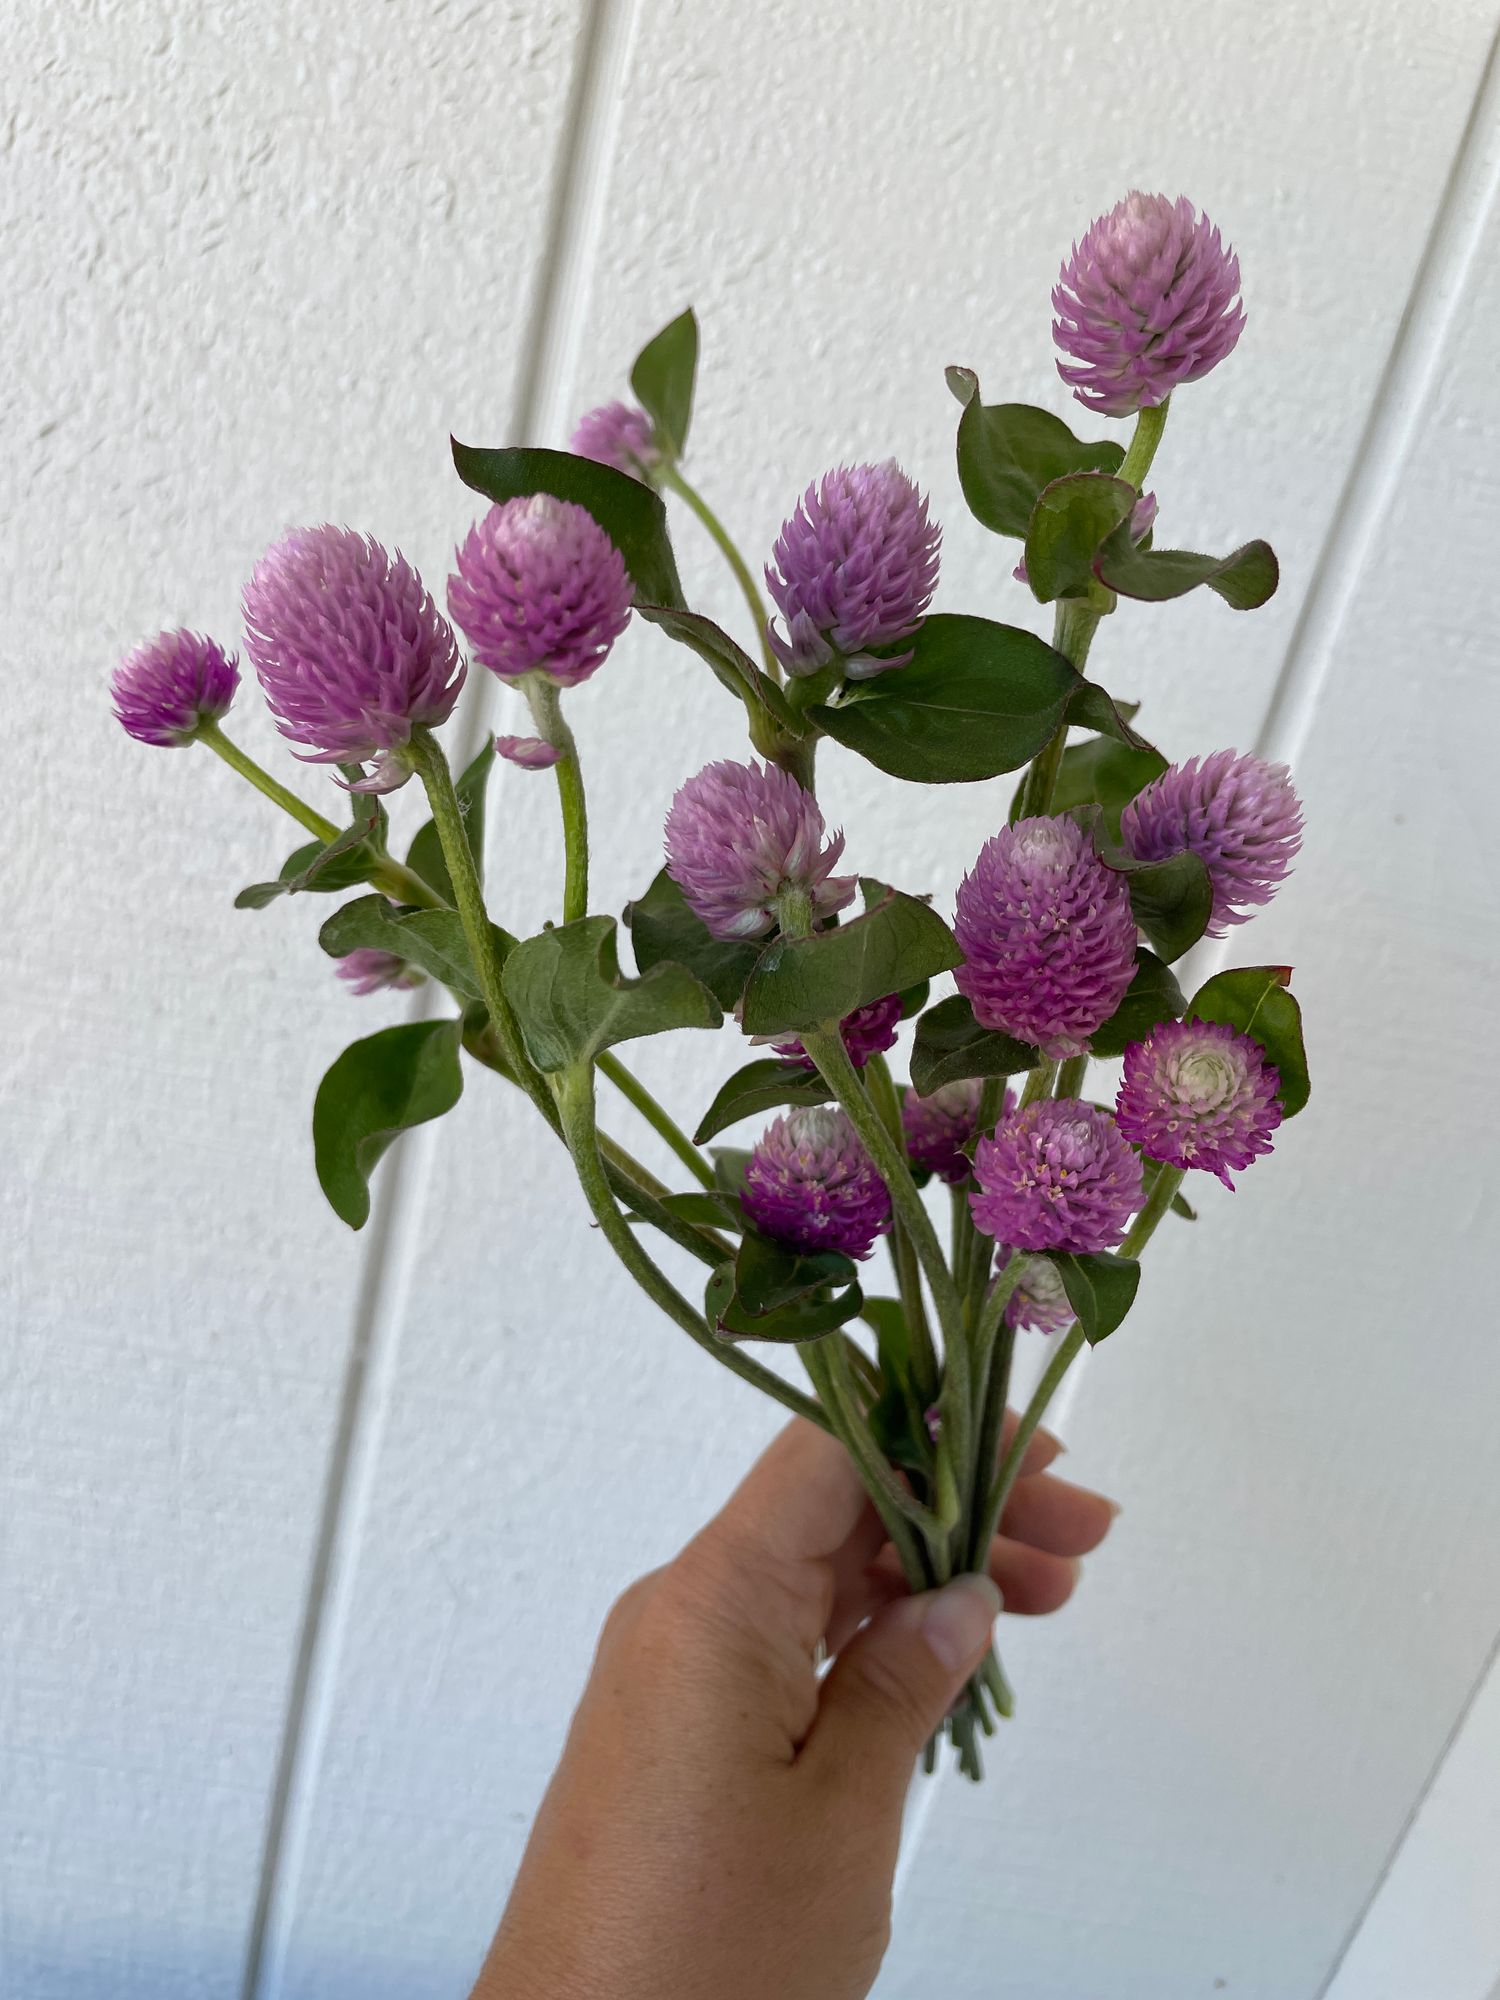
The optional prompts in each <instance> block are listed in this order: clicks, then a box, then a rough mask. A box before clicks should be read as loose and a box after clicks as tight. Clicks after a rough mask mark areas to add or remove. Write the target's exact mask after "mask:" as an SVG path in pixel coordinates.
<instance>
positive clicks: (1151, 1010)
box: [1089, 950, 1187, 1056]
mask: <svg viewBox="0 0 1500 2000" xmlns="http://www.w3.org/2000/svg"><path fill="white" fill-rule="evenodd" d="M1186 1006H1187V1001H1186V1000H1184V998H1183V997H1182V988H1181V987H1180V986H1179V985H1178V984H1177V981H1176V979H1175V978H1174V977H1173V974H1172V971H1171V968H1170V967H1168V966H1165V965H1163V964H1162V962H1161V960H1160V959H1159V958H1158V957H1157V956H1156V954H1155V953H1154V952H1149V951H1144V950H1138V951H1137V952H1136V955H1135V977H1134V979H1132V980H1131V982H1130V985H1129V988H1128V989H1127V991H1126V994H1125V998H1124V999H1123V1000H1122V1001H1121V1002H1120V1004H1119V1006H1118V1007H1117V1008H1116V1009H1115V1011H1114V1013H1113V1014H1111V1015H1110V1017H1109V1019H1108V1020H1107V1021H1106V1022H1105V1023H1104V1025H1103V1026H1102V1027H1099V1028H1096V1029H1095V1030H1094V1032H1093V1034H1092V1035H1090V1036H1089V1053H1090V1055H1095V1056H1120V1055H1123V1054H1124V1053H1125V1047H1126V1044H1127V1043H1129V1042H1143V1041H1144V1040H1145V1039H1146V1037H1147V1035H1149V1034H1150V1032H1151V1030H1152V1029H1153V1028H1155V1027H1157V1026H1159V1025H1160V1023H1161V1022H1163V1021H1179V1020H1181V1018H1182V1014H1183V1010H1184V1009H1185V1008H1186Z"/></svg>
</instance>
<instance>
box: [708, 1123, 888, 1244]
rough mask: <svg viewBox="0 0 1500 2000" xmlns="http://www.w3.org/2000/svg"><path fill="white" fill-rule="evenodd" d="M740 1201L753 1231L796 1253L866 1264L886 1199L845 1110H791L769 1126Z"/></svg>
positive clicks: (884, 1223)
mask: <svg viewBox="0 0 1500 2000" xmlns="http://www.w3.org/2000/svg"><path fill="white" fill-rule="evenodd" d="M740 1201H741V1203H742V1204H743V1206H744V1210H745V1213H746V1215H748V1216H749V1218H750V1220H751V1221H752V1222H753V1223H754V1224H755V1226H756V1228H757V1229H759V1230H761V1231H762V1232H763V1233H764V1234H765V1235H767V1236H771V1237H774V1238H775V1239H776V1240H777V1242H779V1243H787V1244H790V1245H791V1246H792V1248H793V1249H797V1250H841V1251H842V1252H843V1253H844V1255H845V1256H846V1257H868V1256H869V1254H870V1251H871V1249H872V1247H873V1246H874V1243H875V1239H876V1237H877V1236H879V1235H880V1234H881V1233H882V1232H883V1231H884V1230H885V1229H887V1228H888V1227H889V1225H890V1217H891V1197H890V1194H889V1191H888V1190H887V1188H886V1185H885V1182H884V1181H883V1180H882V1179H881V1178H880V1176H879V1174H878V1173H877V1172H876V1171H875V1167H874V1165H873V1163H872V1161H871V1159H870V1156H869V1154H868V1153H867V1152H866V1151H865V1149H864V1147H863V1146H862V1145H861V1144H860V1140H859V1135H858V1134H857V1133H856V1131H855V1130H854V1127H853V1126H852V1125H851V1124H850V1122H849V1120H848V1118H847V1117H846V1115H845V1114H844V1113H843V1112H842V1111H830V1110H824V1109H823V1108H822V1107H821V1106H817V1107H815V1108H813V1109H812V1110H807V1111H790V1112H788V1113H787V1115H786V1116H785V1117H784V1118H778V1119H777V1120H776V1121H775V1123H774V1124H772V1125H770V1126H768V1127H767V1129H766V1131H765V1132H764V1133H763V1134H762V1136H761V1139H760V1142H759V1144H758V1145H757V1146H756V1148H755V1150H754V1152H752V1153H751V1155H750V1161H749V1164H748V1165H747V1166H746V1168H745V1182H744V1186H743V1187H742V1189H741V1190H740Z"/></svg>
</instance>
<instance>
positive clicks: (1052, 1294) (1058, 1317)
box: [995, 1244, 1073, 1333]
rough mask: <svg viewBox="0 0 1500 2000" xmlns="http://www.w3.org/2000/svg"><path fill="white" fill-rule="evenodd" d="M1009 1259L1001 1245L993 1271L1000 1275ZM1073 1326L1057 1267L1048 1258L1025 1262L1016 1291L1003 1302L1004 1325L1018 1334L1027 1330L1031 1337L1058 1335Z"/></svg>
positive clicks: (1064, 1289) (1006, 1250)
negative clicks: (1033, 1335) (1024, 1329)
mask: <svg viewBox="0 0 1500 2000" xmlns="http://www.w3.org/2000/svg"><path fill="white" fill-rule="evenodd" d="M1010 1257H1011V1253H1010V1251H1009V1249H1008V1248H1007V1247H1006V1246H1005V1245H1004V1244H1002V1245H1001V1246H1000V1247H999V1249H998V1250H997V1251H996V1254H995V1268H996V1270H997V1271H1003V1270H1004V1269H1005V1267H1006V1265H1007V1264H1008V1263H1009V1262H1010ZM1072 1323H1073V1308H1072V1306H1071V1305H1070V1303H1069V1301H1068V1294H1067V1290H1066V1288H1065V1286H1064V1284H1063V1281H1062V1274H1061V1273H1060V1272H1059V1270H1058V1268H1057V1266H1056V1265H1055V1264H1054V1263H1053V1262H1052V1261H1051V1260H1050V1259H1049V1258H1047V1257H1027V1258H1025V1259H1024V1260H1023V1262H1022V1265H1021V1275H1020V1277H1019V1278H1018V1279H1017V1281H1016V1287H1015V1290H1014V1291H1013V1292H1012V1293H1011V1295H1010V1297H1009V1298H1008V1299H1007V1300H1006V1302H1005V1324H1006V1325H1007V1326H1008V1327H1012V1328H1014V1329H1015V1330H1016V1331H1017V1332H1019V1331H1021V1329H1022V1328H1029V1329H1030V1330H1031V1332H1033V1333H1061V1332H1062V1330H1063V1328H1064V1327H1066V1326H1071V1325H1072Z"/></svg>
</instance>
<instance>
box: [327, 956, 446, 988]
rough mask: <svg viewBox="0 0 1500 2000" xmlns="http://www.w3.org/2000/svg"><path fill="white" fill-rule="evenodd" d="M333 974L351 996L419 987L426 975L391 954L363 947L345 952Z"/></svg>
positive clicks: (417, 967)
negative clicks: (352, 994) (343, 984)
mask: <svg viewBox="0 0 1500 2000" xmlns="http://www.w3.org/2000/svg"><path fill="white" fill-rule="evenodd" d="M334 971H335V972H336V973H337V975H338V977H339V978H340V979H342V980H343V981H344V983H345V985H346V986H347V987H348V988H349V990H350V992H351V993H359V994H365V993H384V992H386V991H388V990H389V989H391V988H393V987H394V988H398V989H401V988H405V987H409V986H420V985H421V984H422V983H423V981H424V980H425V978H426V976H427V975H426V974H425V973H424V972H423V971H422V970H421V968H420V967H419V966H415V965H411V964H408V962H407V961H406V960H405V959H404V958H399V957H398V956H397V955H396V953H395V952H393V951H376V950H374V949H373V948H372V947H370V946H367V945H362V946H361V947H360V949H359V950H358V951H348V952H345V954H344V956H343V957H342V958H341V959H340V960H339V962H338V964H337V965H336V966H335V967H334Z"/></svg>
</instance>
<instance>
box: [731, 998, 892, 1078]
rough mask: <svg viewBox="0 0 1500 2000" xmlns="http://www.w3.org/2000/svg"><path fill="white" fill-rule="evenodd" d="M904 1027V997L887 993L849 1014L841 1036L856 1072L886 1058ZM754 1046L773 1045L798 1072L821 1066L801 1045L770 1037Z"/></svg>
mask: <svg viewBox="0 0 1500 2000" xmlns="http://www.w3.org/2000/svg"><path fill="white" fill-rule="evenodd" d="M900 1025H901V995H900V994H899V993H887V994H886V995H885V997H884V999H881V1000H872V1001H871V1002H870V1004H869V1006H868V1007H856V1008H855V1010H854V1012H853V1013H852V1014H846V1015H845V1016H844V1018H843V1020H842V1021H840V1023H839V1033H840V1034H841V1035H842V1036H843V1038H844V1047H845V1048H846V1049H847V1050H848V1052H849V1060H850V1062H852V1063H853V1065H854V1067H855V1068H856V1069H863V1068H864V1066H865V1064H866V1063H867V1062H868V1061H869V1060H870V1058H871V1056H879V1055H884V1054H885V1052H886V1050H887V1049H889V1048H894V1046H895V1042H896V1030H897V1028H898V1027H899V1026H900ZM750 1039H751V1041H752V1042H761V1041H770V1043H771V1046H772V1047H773V1048H774V1049H775V1051H776V1053H777V1055H779V1056H780V1057H781V1059H782V1061H783V1062H785V1063H790V1064H791V1066H792V1067H793V1068H794V1069H805V1070H815V1069H816V1068H817V1064H816V1063H815V1062H814V1061H813V1059H812V1057H811V1056H810V1055H809V1054H808V1053H807V1050H806V1049H805V1048H803V1046H802V1044H801V1042H799V1041H797V1040H796V1039H795V1038H793V1039H792V1040H790V1041H776V1040H775V1039H774V1037H772V1036H767V1035H752V1036H751V1037H750Z"/></svg>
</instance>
